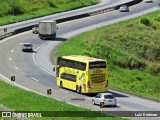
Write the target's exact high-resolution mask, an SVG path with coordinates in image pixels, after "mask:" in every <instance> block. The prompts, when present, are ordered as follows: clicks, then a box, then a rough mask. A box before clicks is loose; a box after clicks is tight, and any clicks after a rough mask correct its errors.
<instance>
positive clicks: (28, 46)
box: [22, 43, 33, 52]
mask: <svg viewBox="0 0 160 120" xmlns="http://www.w3.org/2000/svg"><path fill="white" fill-rule="evenodd" d="M32 46H33V45H32V44H31V43H23V44H22V52H25V51H31V52H32Z"/></svg>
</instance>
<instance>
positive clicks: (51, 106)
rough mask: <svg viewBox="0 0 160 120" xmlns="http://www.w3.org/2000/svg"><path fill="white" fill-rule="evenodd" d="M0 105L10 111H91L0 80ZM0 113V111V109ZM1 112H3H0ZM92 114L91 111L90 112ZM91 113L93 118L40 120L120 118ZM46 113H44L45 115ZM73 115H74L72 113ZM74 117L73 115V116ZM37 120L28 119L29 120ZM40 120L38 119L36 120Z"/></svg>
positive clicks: (115, 119) (69, 119) (46, 119)
mask: <svg viewBox="0 0 160 120" xmlns="http://www.w3.org/2000/svg"><path fill="white" fill-rule="evenodd" d="M0 86H1V87H0V91H1V92H0V96H1V97H0V104H2V105H3V106H5V107H7V108H9V109H11V110H12V111H32V112H33V111H42V112H44V111H75V112H76V111H88V112H89V111H91V110H89V109H86V108H82V107H77V106H74V105H70V104H67V103H66V102H62V101H58V100H55V99H52V98H48V97H45V96H41V95H38V94H36V93H33V92H30V91H25V90H23V89H21V88H18V87H13V86H12V85H10V84H7V83H5V82H3V81H2V80H0ZM0 111H1V109H0ZM2 111H3V110H2ZM92 112H93V111H92ZM92 112H91V115H92V116H93V117H79V118H77V117H63V116H62V117H54V118H51V117H44V118H42V120H54V119H56V120H75V119H76V120H82V119H83V120H90V119H93V120H105V119H107V120H119V119H120V120H121V118H116V117H111V116H106V115H104V116H105V117H99V116H100V115H101V114H100V113H98V112H94V114H93V113H92ZM84 113H85V112H84ZM47 114H48V113H46V115H47ZM73 115H74V113H73ZM74 116H75V115H74ZM30 119H31V120H32V119H33V120H34V119H36V120H37V118H29V120H30ZM38 119H40V118H38Z"/></svg>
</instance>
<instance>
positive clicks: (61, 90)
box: [59, 89, 69, 93]
mask: <svg viewBox="0 0 160 120" xmlns="http://www.w3.org/2000/svg"><path fill="white" fill-rule="evenodd" d="M59 90H60V91H62V92H65V93H69V92H67V91H65V90H61V89H59Z"/></svg>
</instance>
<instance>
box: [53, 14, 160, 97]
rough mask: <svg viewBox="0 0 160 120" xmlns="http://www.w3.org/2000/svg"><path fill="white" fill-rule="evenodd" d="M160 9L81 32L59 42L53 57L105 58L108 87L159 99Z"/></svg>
mask: <svg viewBox="0 0 160 120" xmlns="http://www.w3.org/2000/svg"><path fill="white" fill-rule="evenodd" d="M159 36H160V13H159V11H156V12H153V13H150V14H147V15H145V16H141V17H138V18H135V19H132V20H128V21H124V22H119V23H116V24H113V25H109V26H106V27H101V28H98V29H96V30H92V31H89V32H86V33H82V34H80V35H78V36H76V37H74V38H72V39H70V40H68V41H66V42H64V43H63V44H61V45H60V46H59V48H58V49H57V51H56V54H55V55H56V57H58V56H63V55H79V54H81V55H88V56H92V57H97V58H103V59H107V61H108V67H109V87H110V88H116V89H118V90H122V91H127V92H131V93H134V94H137V95H140V96H146V97H150V98H152V99H156V100H160V37H159Z"/></svg>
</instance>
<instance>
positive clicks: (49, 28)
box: [39, 20, 58, 39]
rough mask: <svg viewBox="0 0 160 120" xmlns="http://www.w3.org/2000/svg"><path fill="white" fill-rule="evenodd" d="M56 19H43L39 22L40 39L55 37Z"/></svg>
mask: <svg viewBox="0 0 160 120" xmlns="http://www.w3.org/2000/svg"><path fill="white" fill-rule="evenodd" d="M57 29H58V27H57V26H56V21H54V20H43V21H40V22H39V38H40V39H54V38H56V30H57Z"/></svg>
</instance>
